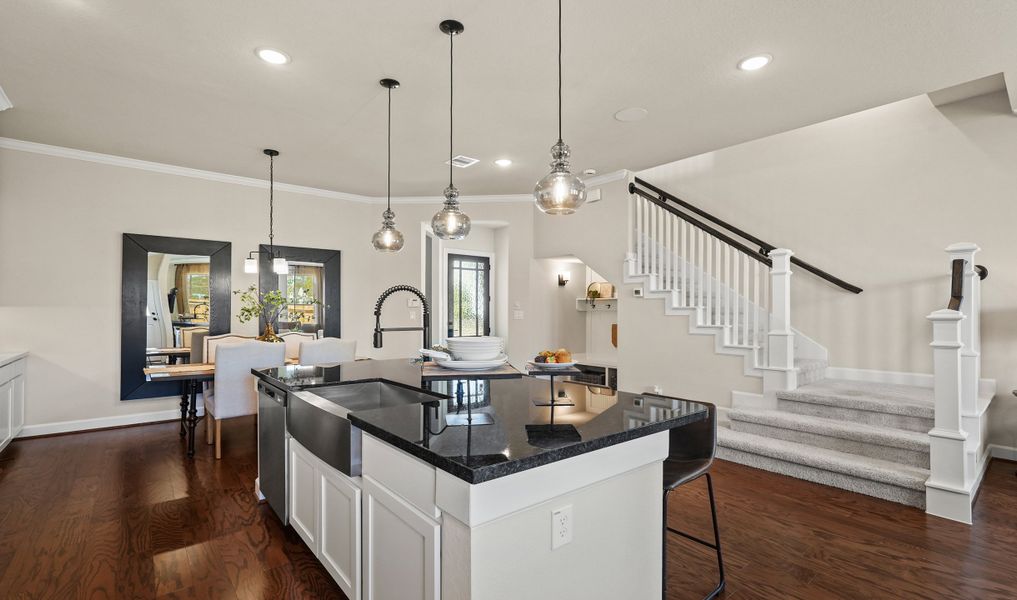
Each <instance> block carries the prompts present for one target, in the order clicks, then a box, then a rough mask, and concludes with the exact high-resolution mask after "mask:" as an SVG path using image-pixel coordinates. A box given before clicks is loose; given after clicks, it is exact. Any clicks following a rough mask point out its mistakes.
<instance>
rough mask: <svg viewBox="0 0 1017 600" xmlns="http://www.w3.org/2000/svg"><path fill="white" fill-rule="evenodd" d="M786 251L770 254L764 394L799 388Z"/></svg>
mask: <svg viewBox="0 0 1017 600" xmlns="http://www.w3.org/2000/svg"><path fill="white" fill-rule="evenodd" d="M792 254H794V253H793V252H791V251H790V250H788V249H786V248H777V249H775V250H771V251H770V260H771V261H772V263H773V266H772V267H771V269H770V319H769V322H770V332H769V333H768V334H767V344H768V345H769V347H770V364H769V365H768V368H767V369H766V370H765V371H764V372H763V393H764V394H766V393H768V392H776V391H780V390H793V389H795V388H797V387H798V376H797V372H796V371H795V336H794V332H792V331H791V255H792Z"/></svg>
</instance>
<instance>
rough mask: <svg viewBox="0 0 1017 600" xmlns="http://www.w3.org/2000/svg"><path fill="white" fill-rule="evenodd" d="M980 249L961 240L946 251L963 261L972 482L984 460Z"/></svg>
mask: <svg viewBox="0 0 1017 600" xmlns="http://www.w3.org/2000/svg"><path fill="white" fill-rule="evenodd" d="M979 250H981V248H979V247H978V245H977V244H972V243H971V242H960V243H957V244H951V245H950V246H947V248H946V253H947V254H948V255H950V261H951V262H952V261H954V260H957V259H960V260H963V261H964V270H963V281H964V286H963V288H962V290H963V292H962V293H963V295H964V298H963V300H962V301H961V305H960V308H959V309H958V310H959V311H960V313H961V314H962V315H963V316H964V319H963V320H962V321H961V322H960V327H961V338H960V339H961V343H962V344H964V347H963V348H961V353H960V356H961V395H960V401H961V429H963V430H964V431H965V432H966V433H967V434H968V443H967V447H968V455H967V460H968V476H969V477H971V478H972V480H969V481H967V484H969V485H970V484H972V483H973V479H974V477H975V476H976V473H977V470H976V469H977V467H978V462H979V460H980V459H981V451H982V439H981V433H982V428H981V423H980V420H981V415H979V414H978V380H979V379H980V378H981V358H980V355H981V348H980V346H981V340H980V339H979V338H980V334H979V320H980V313H981V304H982V298H981V290H982V280H981V278H979V277H978V272H977V271H975V254H976V253H978V251H979Z"/></svg>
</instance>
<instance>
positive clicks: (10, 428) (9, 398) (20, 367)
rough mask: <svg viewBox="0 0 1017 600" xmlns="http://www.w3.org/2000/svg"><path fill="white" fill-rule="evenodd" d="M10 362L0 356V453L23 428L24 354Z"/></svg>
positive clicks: (8, 357) (8, 356) (8, 359)
mask: <svg viewBox="0 0 1017 600" xmlns="http://www.w3.org/2000/svg"><path fill="white" fill-rule="evenodd" d="M17 356H18V358H17V359H15V360H10V355H7V356H6V357H4V356H2V355H0V361H3V360H4V359H5V358H6V359H7V362H0V451H2V450H3V449H4V448H6V447H7V444H9V443H11V440H13V439H14V438H16V437H18V434H19V433H21V428H22V427H24V426H25V365H26V362H27V360H26V359H25V358H24V354H20V355H17Z"/></svg>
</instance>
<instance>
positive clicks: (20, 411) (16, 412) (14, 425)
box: [11, 375, 25, 437]
mask: <svg viewBox="0 0 1017 600" xmlns="http://www.w3.org/2000/svg"><path fill="white" fill-rule="evenodd" d="M24 426H25V376H24V375H18V376H17V377H15V378H14V379H13V380H11V437H15V436H17V435H18V434H19V433H21V428H22V427H24Z"/></svg>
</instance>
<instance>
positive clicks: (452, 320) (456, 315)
mask: <svg viewBox="0 0 1017 600" xmlns="http://www.w3.org/2000/svg"><path fill="white" fill-rule="evenodd" d="M446 280H447V281H448V301H447V302H446V306H447V307H448V328H447V333H448V337H459V336H481V335H491V259H490V258H489V257H487V256H471V255H466V254H452V253H449V255H448V271H447V277H446Z"/></svg>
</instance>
